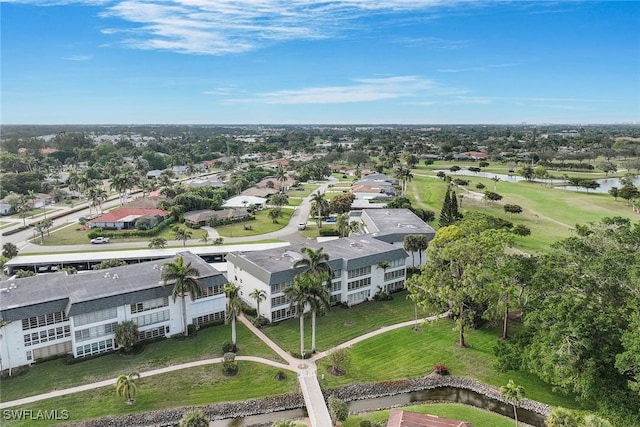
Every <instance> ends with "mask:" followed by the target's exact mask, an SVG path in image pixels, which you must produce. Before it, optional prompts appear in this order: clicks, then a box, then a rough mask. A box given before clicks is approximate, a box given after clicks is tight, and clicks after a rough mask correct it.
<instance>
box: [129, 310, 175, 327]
mask: <svg viewBox="0 0 640 427" xmlns="http://www.w3.org/2000/svg"><path fill="white" fill-rule="evenodd" d="M169 318H170V314H169V310H163V311H158V312H156V313H149V314H145V315H142V316H137V317H132V318H131V321H132V322H134V323H135V324H136V325H138V326H147V325H152V324H154V323H160V322H166V321H167V320H169Z"/></svg>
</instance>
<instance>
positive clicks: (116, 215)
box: [90, 207, 169, 230]
mask: <svg viewBox="0 0 640 427" xmlns="http://www.w3.org/2000/svg"><path fill="white" fill-rule="evenodd" d="M168 216H169V212H168V211H163V210H161V209H144V208H128V207H122V208H118V209H115V210H112V211H110V212H107V213H105V214H102V215H100V216H98V217H96V218H94V219H92V220H91V222H90V224H91V228H97V227H99V228H105V229H112V230H113V229H115V230H133V229H135V228H136V221H137V220H139V219H141V218H155V219H156V220H157V222H162V221H164V220H165V219H166V218H167V217H168Z"/></svg>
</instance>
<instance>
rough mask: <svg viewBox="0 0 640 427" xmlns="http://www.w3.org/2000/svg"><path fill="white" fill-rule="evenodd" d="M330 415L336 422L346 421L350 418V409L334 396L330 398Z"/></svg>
mask: <svg viewBox="0 0 640 427" xmlns="http://www.w3.org/2000/svg"><path fill="white" fill-rule="evenodd" d="M328 406H329V415H331V419H332V420H333V421H334V422H335V421H345V420H346V419H347V418H348V417H349V408H348V407H347V404H346V403H345V402H344V401H343V400H341V399H338V398H337V397H335V396H334V395H333V394H332V395H331V396H329V405H328Z"/></svg>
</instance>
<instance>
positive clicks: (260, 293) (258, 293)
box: [249, 288, 267, 319]
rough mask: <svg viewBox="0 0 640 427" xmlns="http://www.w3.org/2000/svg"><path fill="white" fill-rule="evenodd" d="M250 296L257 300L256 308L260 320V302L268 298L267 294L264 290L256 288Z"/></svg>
mask: <svg viewBox="0 0 640 427" xmlns="http://www.w3.org/2000/svg"><path fill="white" fill-rule="evenodd" d="M249 296H250V297H251V298H253V299H254V300H256V307H257V308H256V314H257V316H258V319H259V318H260V301H264V300H265V299H266V298H267V293H266V292H265V291H264V290H262V289H258V288H255V289H254V290H253V291H251V293H250V294H249Z"/></svg>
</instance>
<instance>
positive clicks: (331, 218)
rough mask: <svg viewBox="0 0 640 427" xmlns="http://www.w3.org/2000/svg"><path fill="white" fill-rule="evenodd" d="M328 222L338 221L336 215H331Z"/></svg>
mask: <svg viewBox="0 0 640 427" xmlns="http://www.w3.org/2000/svg"><path fill="white" fill-rule="evenodd" d="M327 222H336V217H335V216H330V217H329V218H327Z"/></svg>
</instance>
